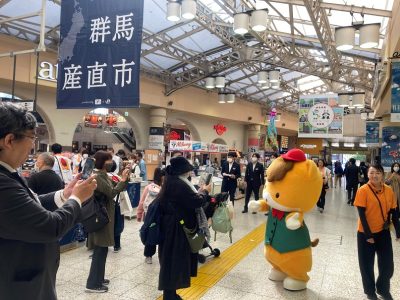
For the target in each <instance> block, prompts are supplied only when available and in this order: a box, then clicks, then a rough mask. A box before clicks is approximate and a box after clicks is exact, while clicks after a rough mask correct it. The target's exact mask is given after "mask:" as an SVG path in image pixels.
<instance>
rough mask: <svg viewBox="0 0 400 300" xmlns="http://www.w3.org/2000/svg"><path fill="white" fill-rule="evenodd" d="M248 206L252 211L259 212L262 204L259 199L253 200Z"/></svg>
mask: <svg viewBox="0 0 400 300" xmlns="http://www.w3.org/2000/svg"><path fill="white" fill-rule="evenodd" d="M248 206H249V211H250V212H258V211H259V210H260V207H261V204H260V203H259V202H258V201H255V200H251V201H250V202H249V205H248Z"/></svg>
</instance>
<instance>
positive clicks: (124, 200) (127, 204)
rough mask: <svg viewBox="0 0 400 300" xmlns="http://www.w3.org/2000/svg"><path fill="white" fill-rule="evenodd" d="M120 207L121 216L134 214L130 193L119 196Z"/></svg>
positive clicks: (122, 193)
mask: <svg viewBox="0 0 400 300" xmlns="http://www.w3.org/2000/svg"><path fill="white" fill-rule="evenodd" d="M119 195H120V196H119V203H120V204H119V205H120V207H121V215H125V216H131V214H132V212H133V208H132V204H131V200H130V198H129V195H128V192H127V191H123V192H121V193H120V194H119Z"/></svg>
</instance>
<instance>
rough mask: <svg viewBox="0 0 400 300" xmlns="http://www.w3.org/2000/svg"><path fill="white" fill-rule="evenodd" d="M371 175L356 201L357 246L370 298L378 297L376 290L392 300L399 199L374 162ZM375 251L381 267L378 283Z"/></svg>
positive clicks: (399, 230) (398, 234)
mask: <svg viewBox="0 0 400 300" xmlns="http://www.w3.org/2000/svg"><path fill="white" fill-rule="evenodd" d="M368 178H369V181H368V184H364V185H363V186H362V187H360V188H359V189H358V191H357V195H356V198H355V201H354V206H356V207H357V209H358V214H359V220H358V233H357V246H358V261H359V266H360V271H361V277H362V282H363V287H364V293H365V294H366V295H367V297H368V299H378V297H377V295H376V293H375V291H376V292H377V293H378V294H379V295H381V296H382V298H383V299H384V300H391V299H393V297H392V295H391V294H390V279H391V278H392V276H393V271H394V263H393V248H392V240H391V236H390V230H389V224H390V219H391V220H392V222H393V225H394V226H395V229H396V237H397V238H396V240H399V238H400V226H399V218H398V212H397V210H396V207H397V201H396V196H395V194H394V193H393V191H392V189H391V188H390V187H389V186H388V185H386V184H384V183H383V178H384V170H383V168H382V166H381V165H372V166H371V167H370V168H369V169H368ZM375 253H376V255H377V256H378V269H379V276H378V279H377V281H376V284H375V275H374V262H375Z"/></svg>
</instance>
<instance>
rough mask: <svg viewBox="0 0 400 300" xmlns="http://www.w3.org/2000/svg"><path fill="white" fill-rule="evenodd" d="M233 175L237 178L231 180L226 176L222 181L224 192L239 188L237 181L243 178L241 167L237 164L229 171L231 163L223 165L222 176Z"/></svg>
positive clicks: (234, 163)
mask: <svg viewBox="0 0 400 300" xmlns="http://www.w3.org/2000/svg"><path fill="white" fill-rule="evenodd" d="M223 173H226V174H233V175H235V178H230V177H228V176H224V177H223V179H222V191H226V190H225V189H224V188H227V189H231V188H236V187H237V179H238V178H239V177H240V176H241V175H240V166H239V164H238V163H237V162H233V163H232V168H231V170H230V171H229V163H228V162H227V161H226V162H225V163H224V164H223V165H222V169H221V174H223Z"/></svg>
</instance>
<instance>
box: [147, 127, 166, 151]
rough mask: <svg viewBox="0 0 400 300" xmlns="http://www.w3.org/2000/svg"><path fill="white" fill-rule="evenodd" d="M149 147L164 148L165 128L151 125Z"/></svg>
mask: <svg viewBox="0 0 400 300" xmlns="http://www.w3.org/2000/svg"><path fill="white" fill-rule="evenodd" d="M149 149H158V150H164V128H163V127H150V131H149Z"/></svg>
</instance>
